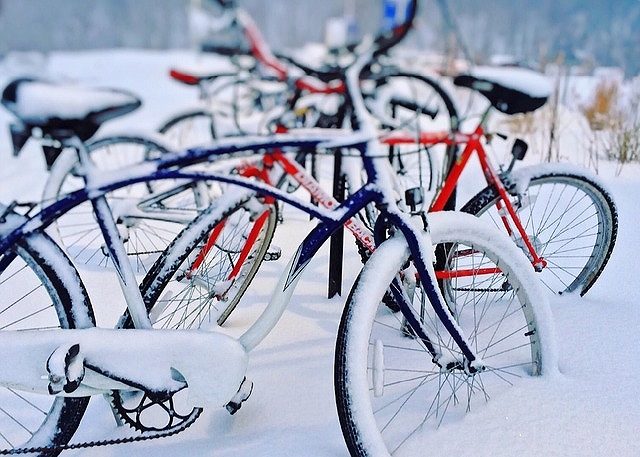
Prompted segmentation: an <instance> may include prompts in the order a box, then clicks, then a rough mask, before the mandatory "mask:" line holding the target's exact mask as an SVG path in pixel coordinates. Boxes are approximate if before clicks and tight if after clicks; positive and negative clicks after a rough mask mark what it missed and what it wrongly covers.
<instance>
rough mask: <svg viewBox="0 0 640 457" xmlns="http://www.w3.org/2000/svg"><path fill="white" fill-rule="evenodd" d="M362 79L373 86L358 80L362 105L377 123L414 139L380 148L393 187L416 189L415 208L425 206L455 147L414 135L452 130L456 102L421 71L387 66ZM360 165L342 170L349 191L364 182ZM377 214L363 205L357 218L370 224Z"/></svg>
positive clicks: (441, 177) (454, 153)
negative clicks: (361, 86)
mask: <svg viewBox="0 0 640 457" xmlns="http://www.w3.org/2000/svg"><path fill="white" fill-rule="evenodd" d="M366 81H369V82H371V83H372V84H373V86H374V88H375V90H371V89H367V86H366V84H364V87H365V88H364V89H363V90H364V91H367V90H369V91H370V93H369V92H368V95H367V97H366V99H365V100H366V102H367V106H368V107H369V109H370V110H371V112H372V114H373V115H374V116H375V117H376V118H377V119H378V120H379V121H380V122H381V124H382V126H383V127H385V128H387V129H389V130H391V132H393V131H395V130H400V131H403V132H404V133H405V134H406V135H410V136H415V139H416V141H415V143H414V144H402V145H390V146H387V147H386V150H385V153H386V154H387V155H388V156H389V160H390V162H391V164H392V166H393V169H394V171H395V176H396V178H395V179H396V183H397V187H398V190H399V191H400V192H405V191H407V190H410V189H416V190H417V189H419V190H420V193H421V197H422V203H420V202H418V203H417V205H416V207H417V208H420V207H422V206H423V205H428V204H429V202H430V201H431V199H432V198H433V195H434V194H435V191H436V189H437V188H438V187H439V186H440V185H441V181H442V179H443V177H444V176H446V174H447V173H448V168H449V164H450V163H452V161H451V158H452V157H455V156H456V146H451V147H447V146H445V145H437V146H432V147H429V148H427V147H425V146H424V145H421V144H420V141H419V137H420V134H421V133H423V132H430V131H431V132H433V131H443V130H444V131H454V130H455V129H457V127H458V122H459V118H458V112H457V109H456V105H455V103H454V102H453V100H452V99H451V97H450V96H449V95H448V93H447V91H446V90H445V89H444V87H442V85H441V84H440V83H439V82H438V81H436V80H435V79H433V78H430V77H428V76H425V75H421V74H417V73H410V72H402V71H397V70H389V69H387V70H383V71H382V72H380V73H376V74H373V75H372V76H370V79H366V80H365V82H366ZM382 141H384V138H382ZM347 165H348V164H347ZM361 168H362V167H358V166H356V170H358V171H357V172H354V171H352V170H350V169H349V168H347V171H346V183H347V188H348V189H349V191H351V192H355V191H356V190H358V189H359V188H360V187H361V186H362V185H363V184H364V176H363V175H362V170H361ZM414 195H415V194H414ZM451 209H453V208H451ZM377 215H378V211H377V210H376V209H375V208H374V207H373V205H369V206H367V207H366V209H365V211H363V212H362V213H361V214H360V218H361V220H362V221H363V222H364V223H365V224H366V225H368V226H369V227H373V224H375V220H376V218H377Z"/></svg>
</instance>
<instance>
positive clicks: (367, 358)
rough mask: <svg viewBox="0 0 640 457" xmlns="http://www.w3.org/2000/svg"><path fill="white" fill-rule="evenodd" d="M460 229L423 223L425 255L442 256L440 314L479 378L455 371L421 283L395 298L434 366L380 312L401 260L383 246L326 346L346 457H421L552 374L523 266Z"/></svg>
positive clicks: (399, 252)
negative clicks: (462, 424) (486, 408)
mask: <svg viewBox="0 0 640 457" xmlns="http://www.w3.org/2000/svg"><path fill="white" fill-rule="evenodd" d="M469 219H470V218H469V217H468V216H466V217H465V216H464V215H461V214H452V213H445V212H441V213H434V214H430V215H429V222H430V227H431V235H432V240H433V242H434V245H445V246H446V251H447V252H448V258H447V262H446V263H445V265H446V268H444V269H442V270H440V271H439V272H438V274H439V275H446V277H447V279H446V281H447V282H448V286H447V288H448V293H447V294H446V296H447V304H448V306H449V307H450V310H451V312H452V314H453V316H454V317H455V319H456V321H457V323H458V325H459V326H460V327H461V328H462V330H463V332H464V334H465V335H466V336H467V338H468V340H469V342H470V345H471V347H472V348H473V350H474V351H475V353H476V354H477V355H478V356H479V357H481V358H482V360H483V363H484V366H485V367H486V368H485V369H484V370H482V371H478V372H475V373H473V372H470V371H469V370H465V369H463V368H462V367H461V365H460V363H459V361H460V360H462V355H461V353H460V351H459V349H458V347H457V346H456V345H455V343H453V342H452V340H451V337H450V335H449V334H448V333H447V332H446V331H445V330H444V328H443V327H442V325H441V323H440V321H439V320H438V319H437V318H436V317H435V316H434V312H433V309H432V308H431V305H430V304H429V303H428V302H427V299H426V297H425V294H424V290H423V288H422V281H423V280H422V279H421V278H416V279H415V281H412V282H411V284H407V285H406V287H405V288H404V297H405V299H406V300H409V306H412V307H413V308H414V310H415V312H416V313H417V315H418V316H420V317H421V320H422V323H423V324H424V326H425V327H426V329H427V331H428V334H429V337H430V339H431V341H430V343H431V344H432V345H433V346H434V348H435V351H436V352H437V353H438V354H439V355H440V357H439V359H438V360H439V361H440V363H436V362H434V360H435V358H434V354H433V352H432V350H430V349H429V348H428V346H429V345H428V344H427V343H426V342H425V341H424V340H422V339H421V338H418V337H416V336H415V333H414V332H413V331H412V329H411V327H409V326H408V325H407V324H406V321H405V320H404V319H403V317H402V313H399V312H396V313H394V312H392V311H390V310H389V309H388V308H387V307H385V306H380V301H381V299H382V297H383V295H384V294H385V291H386V290H387V288H388V287H389V285H390V284H392V283H393V282H394V276H397V272H398V271H400V270H401V269H402V268H403V265H405V262H406V261H407V257H408V252H407V248H406V243H405V242H404V240H401V239H399V238H396V239H391V240H389V241H385V242H384V243H382V245H381V246H380V247H379V249H377V250H376V252H375V253H374V254H373V255H372V257H371V259H370V260H369V261H368V262H367V264H366V265H365V267H364V268H363V271H362V273H361V274H360V276H359V278H358V280H357V283H356V284H355V285H354V287H353V289H352V290H351V293H350V295H349V299H348V301H347V305H346V308H345V310H344V312H343V315H342V320H341V323H340V328H339V332H338V340H337V345H336V360H335V389H336V401H337V407H338V415H339V418H340V423H341V426H342V430H343V434H344V437H345V441H346V443H347V446H348V448H349V451H350V453H351V455H352V456H374V455H375V456H382V455H397V456H401V455H418V454H420V453H423V452H424V449H425V445H427V443H428V439H429V432H430V431H432V430H434V429H435V428H441V427H446V426H447V425H448V424H453V423H455V422H456V421H457V420H459V419H460V418H461V417H462V416H464V414H466V413H467V412H468V411H470V410H471V409H476V407H477V406H478V407H479V406H480V405H481V404H483V403H485V402H486V401H487V400H488V399H489V398H490V397H492V396H497V395H500V394H501V393H502V392H503V391H504V390H505V389H506V388H508V387H511V386H514V385H517V381H518V380H519V379H520V378H525V377H528V376H535V375H539V374H541V373H543V372H545V371H547V370H549V371H552V367H553V364H554V356H555V355H554V349H553V347H552V346H549V344H547V342H548V341H549V339H550V338H551V337H552V334H551V329H549V328H547V326H548V325H549V322H550V320H549V316H548V303H546V301H545V300H544V297H541V294H540V293H539V292H540V290H539V287H538V286H537V284H536V281H535V279H534V280H532V279H531V276H532V272H531V269H530V267H529V265H528V262H527V261H526V259H525V258H524V256H523V255H522V253H521V252H518V249H517V248H515V246H514V245H513V243H511V242H510V240H509V239H508V238H506V237H504V239H503V237H502V236H501V235H500V234H499V233H495V230H493V229H489V228H488V227H486V226H483V225H482V224H481V223H479V221H473V220H469ZM496 268H497V269H499V272H498V271H497V270H496ZM412 278H413V275H408V276H407V275H405V280H406V279H412ZM505 283H508V284H509V287H508V288H506V290H504V289H503V288H502V285H503V284H505ZM396 284H397V282H396Z"/></svg>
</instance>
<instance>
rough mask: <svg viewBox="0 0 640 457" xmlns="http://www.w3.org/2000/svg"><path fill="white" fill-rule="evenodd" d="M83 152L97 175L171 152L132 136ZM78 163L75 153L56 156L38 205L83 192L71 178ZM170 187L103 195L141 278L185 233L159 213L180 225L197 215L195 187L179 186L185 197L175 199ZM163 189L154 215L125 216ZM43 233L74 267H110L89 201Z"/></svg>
mask: <svg viewBox="0 0 640 457" xmlns="http://www.w3.org/2000/svg"><path fill="white" fill-rule="evenodd" d="M87 149H88V151H89V154H90V157H91V160H92V161H93V162H94V163H95V164H96V165H97V166H98V167H99V168H100V170H105V171H110V170H117V169H125V168H126V167H127V166H130V165H132V164H135V163H139V162H142V161H144V160H148V159H153V158H157V157H159V156H161V155H163V154H167V153H168V152H170V149H169V148H168V147H167V146H166V145H165V144H164V143H162V142H159V141H157V140H155V139H150V138H144V137H141V136H136V135H115V136H110V137H105V138H100V139H97V140H94V141H91V142H89V143H87ZM77 163H78V162H77V156H76V154H75V151H72V150H67V151H64V152H63V154H61V155H60V157H59V158H58V159H57V160H56V162H55V164H54V165H53V167H52V168H51V172H50V174H49V177H48V179H47V183H46V185H45V189H44V191H43V196H42V200H43V202H45V203H48V202H52V201H55V200H57V199H58V198H60V196H62V195H64V194H66V193H68V192H71V191H73V190H77V189H80V188H82V187H84V180H83V179H82V178H81V177H80V176H77V174H76V173H75V167H76V166H77ZM172 183H173V181H172V182H165V181H163V182H143V183H139V184H134V185H131V186H127V187H124V188H122V189H118V190H115V191H113V192H109V193H108V194H107V199H108V200H109V201H110V202H111V203H112V210H113V211H114V217H115V218H116V222H117V223H118V227H119V229H120V231H121V233H122V236H123V240H124V241H125V248H126V250H127V253H128V254H129V258H130V259H131V260H132V264H133V265H134V268H135V269H136V271H138V272H146V270H147V269H148V268H149V266H150V265H152V264H153V261H155V258H157V256H158V255H160V253H161V252H162V251H163V250H164V249H165V248H166V247H167V246H168V244H169V243H170V242H171V240H172V239H173V238H174V237H175V236H176V235H177V234H178V233H179V232H180V230H182V228H183V227H184V222H175V221H172V220H171V218H169V217H167V218H165V219H164V220H163V219H162V218H160V217H158V211H159V210H163V211H167V212H168V211H171V210H174V212H176V213H178V212H180V213H184V215H183V217H181V219H183V220H191V219H193V218H194V217H195V216H196V215H197V214H198V212H199V210H200V208H199V207H198V204H196V203H194V199H197V197H195V195H192V192H193V194H195V193H197V192H198V191H197V190H196V189H197V187H196V186H197V185H196V184H193V186H191V185H189V184H184V189H185V190H186V191H188V192H181V193H177V192H169V189H171V186H172V185H173V184H172ZM162 189H167V194H166V198H164V199H163V200H162V201H160V202H154V203H153V204H152V206H153V208H154V213H153V214H152V215H150V217H148V218H145V217H143V213H142V212H135V213H134V217H132V216H131V215H130V214H129V213H131V211H130V208H131V207H132V206H133V207H136V205H137V204H138V205H139V204H141V203H140V202H141V201H142V200H144V198H145V197H149V196H150V195H151V194H152V193H153V192H156V193H157V194H160V193H161V190H162ZM202 192H203V191H200V193H202ZM207 192H208V191H207ZM207 198H208V197H207ZM136 202H137V203H136ZM118 208H120V209H118ZM151 216H153V217H151ZM48 233H49V234H50V235H51V236H52V238H54V240H56V242H57V243H58V244H60V245H61V246H64V248H65V250H66V251H67V253H68V255H69V256H70V257H71V258H72V259H73V260H74V261H76V262H77V264H78V265H89V266H99V267H103V268H105V267H111V265H112V263H111V260H110V258H109V255H108V252H107V250H106V249H105V248H104V245H103V244H104V242H103V240H102V233H101V232H100V228H99V226H98V224H97V223H96V222H95V216H94V211H93V207H92V205H91V202H90V201H87V202H84V203H82V204H80V205H79V206H77V207H75V208H73V209H72V210H70V211H69V212H68V213H65V214H63V215H61V216H60V217H58V218H57V219H56V220H55V221H54V222H53V223H52V225H51V227H50V229H49V231H48Z"/></svg>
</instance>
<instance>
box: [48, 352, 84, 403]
mask: <svg viewBox="0 0 640 457" xmlns="http://www.w3.org/2000/svg"><path fill="white" fill-rule="evenodd" d="M47 372H48V373H49V386H48V390H49V393H50V394H51V395H55V394H58V393H60V392H62V391H65V392H66V393H71V392H73V391H75V390H76V389H77V388H78V387H79V386H80V383H81V382H82V379H83V378H84V357H83V356H82V354H81V353H80V345H79V344H74V345H72V346H68V347H67V346H60V347H59V348H57V349H56V350H55V351H53V353H51V355H50V356H49V358H48V359H47Z"/></svg>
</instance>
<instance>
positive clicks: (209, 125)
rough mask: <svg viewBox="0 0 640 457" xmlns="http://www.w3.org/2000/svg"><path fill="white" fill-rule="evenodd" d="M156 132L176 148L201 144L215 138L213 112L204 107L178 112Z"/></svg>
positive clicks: (180, 148)
mask: <svg viewBox="0 0 640 457" xmlns="http://www.w3.org/2000/svg"><path fill="white" fill-rule="evenodd" d="M158 132H159V133H161V134H162V135H164V136H165V137H166V138H167V140H168V141H169V142H170V143H171V144H172V145H173V147H174V148H177V149H178V150H182V149H187V148H190V147H194V146H202V145H205V144H208V143H210V142H211V141H213V140H214V139H215V138H216V129H215V125H214V119H213V114H211V112H209V111H207V110H204V109H196V110H193V111H188V112H184V113H181V114H178V115H177V116H175V117H172V118H171V119H169V120H168V121H166V122H165V123H164V124H162V125H161V126H160V128H159V129H158Z"/></svg>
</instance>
